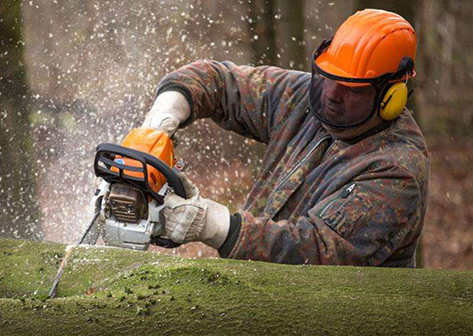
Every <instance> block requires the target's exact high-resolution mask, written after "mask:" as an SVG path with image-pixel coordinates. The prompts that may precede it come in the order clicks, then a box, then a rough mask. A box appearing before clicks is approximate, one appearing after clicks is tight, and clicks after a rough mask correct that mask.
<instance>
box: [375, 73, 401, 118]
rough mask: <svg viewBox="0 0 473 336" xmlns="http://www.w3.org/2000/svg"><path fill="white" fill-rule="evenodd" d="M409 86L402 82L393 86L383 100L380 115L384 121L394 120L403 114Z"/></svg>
mask: <svg viewBox="0 0 473 336" xmlns="http://www.w3.org/2000/svg"><path fill="white" fill-rule="evenodd" d="M407 96H408V90H407V84H406V83H405V82H400V83H396V84H393V85H392V86H391V87H390V88H389V89H388V90H387V91H386V93H385V94H384V96H383V99H382V100H381V103H380V104H379V105H380V108H379V115H380V116H381V118H383V119H384V120H392V119H394V118H396V117H397V116H398V115H400V114H401V112H402V110H403V109H404V107H405V106H406V103H407Z"/></svg>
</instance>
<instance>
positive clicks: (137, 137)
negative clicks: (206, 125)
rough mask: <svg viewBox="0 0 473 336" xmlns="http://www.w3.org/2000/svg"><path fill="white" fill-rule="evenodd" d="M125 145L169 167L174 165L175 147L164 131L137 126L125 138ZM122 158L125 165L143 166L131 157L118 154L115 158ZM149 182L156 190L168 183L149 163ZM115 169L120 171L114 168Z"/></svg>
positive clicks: (140, 174) (132, 173) (132, 174)
mask: <svg viewBox="0 0 473 336" xmlns="http://www.w3.org/2000/svg"><path fill="white" fill-rule="evenodd" d="M121 145H122V146H123V147H128V148H131V149H135V150H138V151H141V152H145V153H148V154H150V155H152V156H154V157H156V158H158V159H160V160H161V161H163V162H165V163H166V164H167V165H168V166H169V167H171V168H172V167H173V165H174V147H173V145H172V141H171V139H170V138H169V136H168V135H167V134H166V133H164V132H163V131H157V130H155V129H152V128H135V129H133V130H132V131H131V132H130V133H128V135H127V136H126V138H125V140H123V142H122V144H121ZM117 159H122V160H123V161H124V162H123V163H124V164H125V165H129V166H134V167H141V163H140V162H138V161H135V160H133V159H129V158H122V157H120V156H117V157H116V158H115V160H117ZM147 169H148V183H149V185H150V186H151V188H152V189H153V191H155V192H159V190H160V189H161V188H162V187H163V185H164V184H165V183H166V179H165V178H164V176H163V175H162V174H161V173H160V172H158V171H157V170H156V169H155V168H153V167H151V166H150V165H148V167H147ZM114 170H115V171H118V170H117V169H116V168H114ZM124 173H125V174H126V175H129V176H135V177H143V174H142V173H139V172H133V171H127V170H125V171H124Z"/></svg>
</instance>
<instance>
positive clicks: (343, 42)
mask: <svg viewBox="0 0 473 336" xmlns="http://www.w3.org/2000/svg"><path fill="white" fill-rule="evenodd" d="M415 57H416V35H415V31H414V28H412V26H411V25H410V23H409V22H407V21H406V20H405V19H404V18H403V17H402V16H400V15H398V14H396V13H392V12H387V11H384V10H378V9H365V10H362V11H359V12H356V13H355V14H354V15H352V16H350V17H349V18H348V19H347V20H346V21H345V22H344V23H343V24H342V25H341V26H340V28H339V29H338V30H337V32H336V33H335V36H334V37H333V39H331V40H329V41H324V42H323V43H322V45H321V46H320V47H319V49H318V50H317V51H316V53H315V54H314V62H313V65H314V66H315V69H316V70H317V71H318V72H319V73H320V74H322V75H323V76H325V77H327V78H330V79H334V80H337V81H338V82H340V84H343V85H346V86H363V85H367V84H374V85H375V86H381V85H384V84H385V83H387V82H393V81H401V80H404V79H405V78H406V75H407V76H409V77H414V76H415V71H414V59H415Z"/></svg>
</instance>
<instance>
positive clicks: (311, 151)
mask: <svg viewBox="0 0 473 336" xmlns="http://www.w3.org/2000/svg"><path fill="white" fill-rule="evenodd" d="M329 138H330V136H325V137H323V138H322V139H320V140H319V141H317V143H316V144H315V146H314V147H312V148H311V149H310V151H309V152H308V153H307V154H306V155H305V156H304V157H303V158H302V160H301V161H300V162H299V163H298V164H297V165H296V166H294V167H293V168H292V169H291V171H290V172H289V173H288V174H287V175H286V177H285V178H284V179H283V180H282V181H281V182H280V183H279V184H278V186H277V187H276V189H275V190H274V191H273V192H272V194H271V196H270V199H272V198H273V196H274V194H276V192H277V191H278V190H279V188H280V187H281V186H282V185H283V184H284V183H286V181H287V180H288V179H289V178H290V177H291V176H292V174H294V172H295V171H296V170H297V169H299V168H300V167H301V166H302V164H304V162H305V161H307V159H308V158H309V156H310V155H311V154H312V153H313V152H314V151H315V150H316V149H317V147H319V146H320V144H321V143H322V142H323V141H325V140H328V139H329Z"/></svg>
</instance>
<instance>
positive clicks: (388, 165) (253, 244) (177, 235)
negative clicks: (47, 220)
mask: <svg viewBox="0 0 473 336" xmlns="http://www.w3.org/2000/svg"><path fill="white" fill-rule="evenodd" d="M415 54H416V37H415V32H414V29H413V28H412V27H411V25H410V24H409V23H408V22H407V21H406V20H404V19H403V18H402V17H401V16H399V15H397V14H394V13H390V12H386V11H381V10H372V9H367V10H364V11H361V12H357V13H356V14H355V15H353V16H351V17H350V18H348V19H347V20H346V21H345V22H344V23H343V24H342V26H341V27H340V28H339V29H338V31H337V33H336V34H335V36H334V37H333V40H329V41H324V43H323V44H322V45H321V47H320V48H319V49H318V50H317V52H316V53H315V54H314V59H313V62H312V68H313V69H312V76H311V74H308V73H304V72H298V71H289V70H283V69H279V68H275V67H267V66H263V67H249V66H236V65H234V64H233V63H231V62H222V63H220V62H216V61H208V60H205V61H198V62H195V63H192V64H189V65H187V66H184V67H182V68H180V69H179V70H177V71H175V72H173V73H171V74H169V75H167V76H166V77H165V78H164V79H163V80H162V81H161V82H160V84H159V87H158V96H157V99H156V101H155V103H154V105H153V108H152V109H151V111H150V112H149V114H148V115H147V116H146V119H145V122H144V124H143V126H144V127H152V128H155V129H159V130H163V131H165V132H166V133H168V134H169V135H172V134H174V132H175V131H176V130H177V129H178V128H183V127H186V126H187V125H189V124H190V123H192V122H193V121H194V120H196V119H197V118H211V119H212V120H214V121H215V122H216V123H217V124H218V125H220V126H221V127H223V128H224V129H227V130H231V131H233V132H236V133H239V134H241V135H243V136H246V137H249V138H252V139H256V140H258V141H261V142H263V143H265V144H266V145H267V147H266V154H265V157H264V161H263V167H262V170H261V173H260V174H259V176H258V178H257V180H256V183H255V185H254V187H253V189H252V190H251V192H250V194H249V196H248V200H247V202H246V204H245V205H244V207H243V210H242V211H239V212H238V213H236V214H233V215H230V213H229V210H228V209H227V207H225V206H224V205H221V204H218V203H216V202H213V201H211V200H207V199H204V198H202V197H201V196H200V195H199V191H198V189H197V188H196V187H195V186H194V185H193V184H192V183H191V182H190V181H189V180H188V179H187V178H186V177H185V176H182V177H181V178H182V181H183V183H184V185H185V188H186V190H187V193H188V195H189V196H190V198H189V199H187V200H184V199H182V198H180V197H179V196H177V195H173V194H171V195H168V196H167V197H166V199H165V204H166V209H165V217H166V235H167V236H168V237H169V238H170V239H172V240H173V241H175V242H178V243H186V242H190V241H202V242H204V243H206V244H207V245H209V246H212V247H214V248H216V249H218V251H219V254H220V256H222V257H229V258H236V259H252V260H263V261H270V262H280V263H291V264H303V263H308V264H329V265H339V264H340V265H342V264H344V265H366V266H387V267H415V250H416V246H417V243H418V241H419V237H420V234H421V229H422V225H423V218H424V214H425V209H426V197H427V190H428V175H429V161H428V154H427V148H426V144H425V141H424V139H423V137H422V134H421V132H420V130H419V128H418V127H417V125H416V123H415V121H414V119H413V118H412V115H411V113H410V112H409V111H408V110H407V109H406V108H404V105H405V103H406V100H407V96H408V94H407V86H406V82H407V80H408V79H409V78H410V77H413V76H414V75H415V72H414V59H415Z"/></svg>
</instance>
